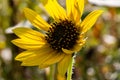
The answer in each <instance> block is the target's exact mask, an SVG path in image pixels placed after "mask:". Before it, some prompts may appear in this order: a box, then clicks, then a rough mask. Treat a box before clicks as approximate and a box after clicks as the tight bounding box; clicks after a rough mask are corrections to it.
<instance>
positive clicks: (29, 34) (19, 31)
mask: <svg viewBox="0 0 120 80" xmlns="http://www.w3.org/2000/svg"><path fill="white" fill-rule="evenodd" d="M13 32H14V33H15V34H16V35H17V36H18V37H20V38H22V39H25V40H38V41H41V40H42V41H44V35H43V34H42V33H40V32H38V31H35V30H32V29H30V28H23V27H21V28H15V29H13Z"/></svg>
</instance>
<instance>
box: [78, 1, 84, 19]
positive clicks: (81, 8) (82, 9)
mask: <svg viewBox="0 0 120 80" xmlns="http://www.w3.org/2000/svg"><path fill="white" fill-rule="evenodd" d="M77 2H78V6H79V11H80V14H79V15H80V17H81V16H82V14H83V11H84V0H77Z"/></svg>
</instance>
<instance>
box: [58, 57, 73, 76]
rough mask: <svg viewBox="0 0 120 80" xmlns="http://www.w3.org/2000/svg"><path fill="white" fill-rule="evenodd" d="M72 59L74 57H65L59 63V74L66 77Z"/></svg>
mask: <svg viewBox="0 0 120 80" xmlns="http://www.w3.org/2000/svg"><path fill="white" fill-rule="evenodd" d="M71 59H72V55H65V57H64V58H63V59H62V60H61V61H60V62H59V63H58V65H57V69H58V74H60V75H61V76H63V77H64V76H65V73H66V72H67V69H68V66H69V64H70V61H71Z"/></svg>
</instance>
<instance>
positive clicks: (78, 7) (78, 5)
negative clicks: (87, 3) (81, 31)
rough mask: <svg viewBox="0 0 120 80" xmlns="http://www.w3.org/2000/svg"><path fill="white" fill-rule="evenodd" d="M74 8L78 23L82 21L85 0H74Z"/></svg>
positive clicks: (75, 18)
mask: <svg viewBox="0 0 120 80" xmlns="http://www.w3.org/2000/svg"><path fill="white" fill-rule="evenodd" d="M74 1H75V2H74V9H73V15H74V20H75V22H76V24H78V23H79V22H80V18H81V16H82V14H83V10H84V0H74Z"/></svg>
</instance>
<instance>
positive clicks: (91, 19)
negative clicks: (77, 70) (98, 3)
mask: <svg viewBox="0 0 120 80" xmlns="http://www.w3.org/2000/svg"><path fill="white" fill-rule="evenodd" d="M45 9H46V10H47V12H48V13H49V14H50V16H51V17H52V18H53V19H54V22H52V23H51V24H48V23H47V22H46V21H44V20H43V19H42V18H41V17H40V16H39V14H37V13H36V12H34V11H33V10H31V9H28V8H25V9H24V14H25V16H26V18H27V19H28V20H29V21H30V22H31V23H32V24H33V25H34V26H35V27H36V28H38V29H40V30H44V31H45V32H46V33H41V32H39V31H35V30H32V29H30V28H16V29H14V30H13V32H14V33H15V34H16V35H17V36H18V37H19V38H18V39H15V40H13V41H12V43H14V44H15V45H17V46H18V47H20V48H23V49H25V50H26V51H24V52H22V53H20V54H19V55H18V56H17V57H16V58H15V59H16V60H18V61H21V62H22V65H23V66H39V67H40V68H45V67H48V66H50V65H52V64H55V63H57V69H58V74H59V75H60V76H64V75H65V73H66V71H67V68H68V66H69V63H70V61H71V59H72V54H73V53H74V52H77V51H79V50H80V49H81V47H82V46H83V45H84V43H85V41H86V39H85V37H84V35H85V33H86V32H87V31H88V30H89V29H90V28H91V27H92V26H93V24H94V23H95V22H96V20H97V18H98V17H99V16H100V15H101V13H102V12H103V11H102V10H95V11H93V12H91V13H90V14H89V15H88V16H87V17H86V18H85V19H84V20H83V21H81V16H82V13H83V10H84V0H66V10H65V9H64V8H63V7H61V6H60V5H59V4H58V2H57V0H48V2H47V4H46V5H45Z"/></svg>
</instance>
